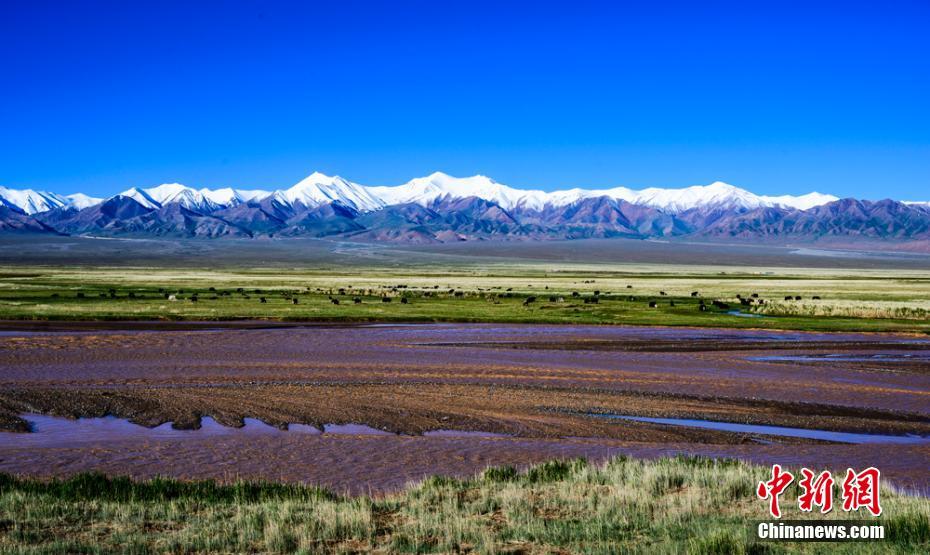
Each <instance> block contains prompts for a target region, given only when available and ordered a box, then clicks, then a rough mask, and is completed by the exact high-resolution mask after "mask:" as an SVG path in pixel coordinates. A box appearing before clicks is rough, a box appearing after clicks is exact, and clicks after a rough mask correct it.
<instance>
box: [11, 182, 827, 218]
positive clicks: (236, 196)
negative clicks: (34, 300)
mask: <svg viewBox="0 0 930 555" xmlns="http://www.w3.org/2000/svg"><path fill="white" fill-rule="evenodd" d="M115 196H122V197H126V198H131V199H133V200H135V201H136V202H138V203H139V204H141V205H142V206H144V207H146V208H152V209H157V208H161V207H162V206H165V205H168V204H180V205H181V206H183V207H185V208H188V209H192V210H206V211H215V210H218V209H222V208H229V207H233V206H237V205H239V204H242V203H245V202H250V201H262V200H266V199H272V200H274V201H276V202H278V203H280V204H282V205H292V204H298V203H299V204H302V205H303V206H305V207H316V206H320V205H322V204H327V203H332V202H336V203H339V204H342V205H343V206H347V207H349V208H352V209H353V210H356V211H359V212H372V211H375V210H380V209H382V208H384V207H386V206H393V205H399V204H407V203H413V204H419V205H421V206H427V205H429V204H430V203H433V202H436V201H437V200H444V199H461V198H468V197H477V198H480V199H483V200H487V201H490V202H493V203H495V204H497V205H499V206H500V207H502V208H504V209H505V210H513V209H515V208H521V209H528V210H543V209H545V208H546V207H562V206H569V205H571V204H574V203H577V202H578V201H580V200H584V199H589V198H599V197H607V198H611V199H616V200H622V201H625V202H628V203H630V204H638V205H642V206H649V207H652V208H657V209H659V210H662V211H664V212H668V213H679V212H684V211H686V210H689V209H692V208H706V207H710V206H714V207H719V208H738V209H753V208H760V207H781V208H798V209H801V210H806V209H809V208H812V207H814V206H820V205H822V204H826V203H828V202H832V201H835V200H837V197H835V196H832V195H825V194H821V193H816V192H815V193H808V194H806V195H801V196H790V195H784V196H777V197H772V196H760V195H755V194H753V193H751V192H749V191H747V190H745V189H740V188H739V187H734V186H733V185H729V184H727V183H723V182H720V181H717V182H714V183H711V184H710V185H696V186H693V187H686V188H683V189H660V188H649V189H643V190H639V191H637V190H633V189H628V188H626V187H616V188H612V189H568V190H562V191H554V192H545V191H541V190H534V189H526V190H525V189H515V188H513V187H508V186H507V185H503V184H501V183H498V182H496V181H494V180H493V179H491V178H489V177H485V176H483V175H475V176H472V177H463V178H457V177H452V176H450V175H447V174H444V173H442V172H436V173H434V174H432V175H429V176H427V177H419V178H416V179H412V180H410V181H409V182H407V183H404V184H403V185H397V186H387V187H386V186H376V187H370V186H364V185H359V184H357V183H352V182H351V181H347V180H345V179H343V178H342V177H339V176H328V175H324V174H322V173H318V172H317V173H313V174H311V175H310V176H308V177H307V178H305V179H303V180H301V181H300V182H299V183H297V184H295V185H294V186H293V187H290V188H289V189H280V190H276V191H263V190H243V189H231V188H223V189H213V190H211V189H194V188H191V187H187V186H185V185H181V184H180V183H166V184H163V185H158V186H157V187H151V188H145V189H143V188H139V187H134V188H132V189H129V190H126V191H123V192H122V193H119V194H118V195H115ZM111 198H113V197H111ZM105 200H107V199H101V198H93V197H89V196H87V195H84V194H81V193H77V194H74V195H66V196H63V195H58V194H56V193H48V192H43V191H33V190H31V189H24V190H15V189H8V188H4V187H0V202H2V203H3V205H5V206H8V207H10V208H13V209H16V210H19V211H21V212H23V213H25V214H29V215H32V214H38V213H41V212H45V211H48V210H52V209H55V208H76V209H79V210H80V209H83V208H87V207H90V206H94V205H96V204H101V203H102V202H104V201H105Z"/></svg>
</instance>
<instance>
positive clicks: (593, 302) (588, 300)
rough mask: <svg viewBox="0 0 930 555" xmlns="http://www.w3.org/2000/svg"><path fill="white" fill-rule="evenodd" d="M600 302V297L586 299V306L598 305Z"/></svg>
mask: <svg viewBox="0 0 930 555" xmlns="http://www.w3.org/2000/svg"><path fill="white" fill-rule="evenodd" d="M599 301H600V299H599V298H598V297H585V300H584V304H597V303H598V302H599Z"/></svg>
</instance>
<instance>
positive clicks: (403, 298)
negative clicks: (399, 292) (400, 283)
mask: <svg viewBox="0 0 930 555" xmlns="http://www.w3.org/2000/svg"><path fill="white" fill-rule="evenodd" d="M408 302H409V301H407V297H401V298H400V304H407V303H408Z"/></svg>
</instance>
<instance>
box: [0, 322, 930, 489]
mask: <svg viewBox="0 0 930 555" xmlns="http://www.w3.org/2000/svg"><path fill="white" fill-rule="evenodd" d="M0 327H2V328H3V330H4V331H3V333H0V429H2V430H4V431H3V432H0V434H2V437H0V471H5V472H14V473H22V474H32V475H43V476H51V475H62V474H70V473H73V472H78V471H84V470H101V471H104V472H108V473H116V474H128V475H132V476H138V477H143V476H151V475H156V474H168V475H174V476H181V477H214V478H221V479H232V478H235V477H263V478H270V479H285V480H299V481H305V482H311V483H320V484H324V485H327V486H330V487H334V488H336V489H339V490H345V491H353V492H359V491H365V492H367V491H384V490H389V489H393V488H396V487H400V486H402V485H403V484H404V483H405V482H406V481H408V480H411V479H416V478H420V477H423V476H426V475H429V474H434V473H447V474H458V475H462V474H466V475H467V474H471V473H473V472H475V471H477V470H480V469H481V468H483V467H484V466H487V465H489V464H517V465H521V464H529V463H532V462H536V461H539V460H543V459H546V458H552V457H563V456H586V457H589V458H595V459H603V458H605V457H608V456H611V455H614V454H620V453H626V454H631V455H635V456H659V455H663V454H668V453H675V452H688V453H696V454H707V455H712V456H734V457H741V458H746V459H750V460H754V461H756V462H763V463H770V462H781V463H782V464H794V463H797V464H808V465H814V466H819V467H827V466H830V467H833V468H837V469H840V470H843V469H845V467H846V466H863V465H866V466H868V465H875V466H878V467H879V468H881V469H882V470H883V471H885V475H886V476H889V477H890V478H892V479H893V480H894V481H896V482H897V483H898V484H900V485H902V486H906V487H909V488H916V489H919V490H922V491H926V490H928V489H930V470H928V469H930V446H928V444H927V443H926V442H908V441H901V442H897V443H896V442H890V443H889V442H885V443H882V444H878V443H869V442H868V441H866V442H865V443H861V444H858V445H849V444H845V443H836V442H832V441H831V440H830V438H833V439H836V438H840V439H842V438H843V437H858V436H855V435H853V436H849V435H847V436H844V435H843V434H858V435H865V436H866V437H868V435H869V434H871V435H874V436H875V437H885V436H891V437H894V436H902V437H904V436H909V437H918V438H919V437H927V436H930V364H928V353H930V341H928V340H927V339H923V338H919V337H912V336H894V335H879V334H824V333H802V332H769V331H756V330H724V329H719V330H715V329H686V328H639V327H606V326H604V327H600V326H546V325H494V324H422V325H413V326H410V325H407V326H401V325H381V326H372V325H357V326H344V325H343V326H320V325H316V326H313V325H311V326H302V325H276V324H269V325H260V326H259V325H255V323H249V324H241V323H230V324H217V323H204V324H185V325H183V326H182V325H179V326H172V325H170V324H160V325H158V326H157V327H156V329H151V328H149V327H147V326H145V325H144V324H141V323H136V324H131V325H128V326H126V327H125V328H123V327H121V326H120V325H119V324H112V323H110V324H106V325H100V326H88V325H71V324H43V326H42V327H34V328H27V327H24V324H19V326H17V325H15V324H13V323H8V324H5V325H3V326H0ZM605 414H607V415H609V414H613V415H625V416H632V417H634V418H635V419H616V418H613V419H610V418H603V417H600V416H599V415H605ZM30 415H38V416H32V417H30ZM49 417H60V418H69V419H77V418H80V417H83V418H92V419H93V418H94V417H97V418H100V417H108V419H106V420H102V421H101V422H105V423H108V424H107V425H110V426H112V427H114V428H115V429H118V430H121V431H122V432H127V431H128V432H127V433H124V434H123V435H119V434H118V435H117V436H107V435H106V434H105V433H104V435H101V436H98V437H96V439H94V440H93V441H76V440H75V438H76V437H77V436H80V437H83V438H84V439H87V437H89V436H86V435H85V434H89V433H97V432H94V431H93V430H89V429H88V428H87V426H90V427H91V428H92V427H93V426H94V424H87V423H88V422H92V421H93V420H74V421H73V422H74V424H75V425H76V427H75V428H68V426H67V422H68V421H64V422H65V425H59V424H55V423H56V422H59V423H60V422H62V421H61V420H57V419H56V418H51V419H48V420H42V419H43V418H46V419H47V418H49ZM30 418H32V420H33V422H31V423H30ZM37 419H38V420H41V421H43V422H45V426H47V427H48V426H51V427H52V428H53V429H54V428H55V426H58V428H57V429H58V430H59V433H58V437H59V438H60V439H52V438H51V437H50V436H43V437H45V438H46V439H43V440H41V441H39V440H37V437H38V436H39V435H41V433H42V427H41V426H36V425H35V421H36V420H37ZM657 419H676V420H693V421H700V422H724V423H732V424H735V425H736V426H730V427H729V428H727V427H726V426H708V425H702V426H697V425H695V426H686V425H681V423H680V422H671V421H668V420H657ZM81 423H83V425H84V426H85V428H83V431H82V428H81V427H80V425H81ZM127 426H128V427H127ZM140 426H144V427H147V428H151V429H152V430H150V431H148V432H150V433H147V432H146V428H140ZM301 426H303V427H304V428H301ZM327 426H328V427H329V428H328V430H327ZM773 427H774V428H773ZM777 427H782V428H790V429H807V430H820V431H824V432H838V434H833V435H830V434H820V435H818V434H803V433H802V434H800V437H794V436H790V435H789V436H783V435H777V434H776V435H773V434H772V433H771V432H772V430H773V429H775V428H777ZM198 429H199V430H200V431H201V432H204V433H197V432H191V430H198ZM30 430H31V431H30ZM139 430H143V432H141V433H140V432H139ZM301 430H303V432H302V431H301ZM311 430H313V432H316V433H312V432H311ZM733 430H738V431H733ZM775 431H776V432H777V429H776V430H775ZM98 432H99V430H98ZM321 432H323V433H321ZM374 432H377V433H374ZM796 435H797V434H796ZM30 436H31V437H32V439H30ZM823 438H827V439H823ZM37 442H38V443H37Z"/></svg>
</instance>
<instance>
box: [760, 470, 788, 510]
mask: <svg viewBox="0 0 930 555" xmlns="http://www.w3.org/2000/svg"><path fill="white" fill-rule="evenodd" d="M793 481H794V475H793V474H791V473H790V472H788V471H785V472H782V471H781V466H779V465H777V464H776V465H774V466H772V479H771V480H769V481H768V482H759V487H758V488H756V494H757V495H758V496H759V497H761V498H762V499H770V501H769V512H770V513H772V516H774V517H775V518H781V508H779V506H778V497H779V496H780V495H781V494H782V492H784V491H785V488H786V487H788V485H789V484H791V482H793Z"/></svg>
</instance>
